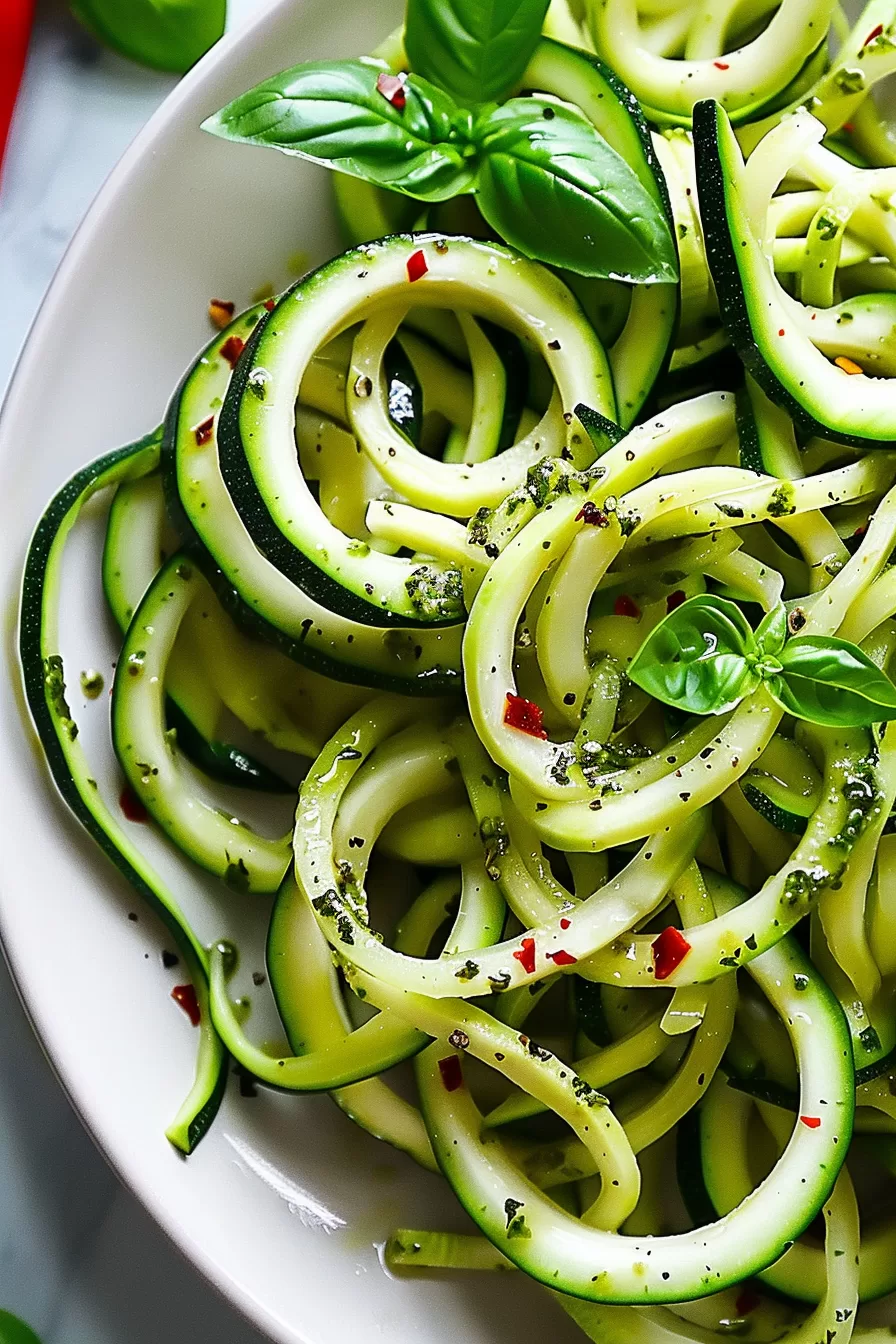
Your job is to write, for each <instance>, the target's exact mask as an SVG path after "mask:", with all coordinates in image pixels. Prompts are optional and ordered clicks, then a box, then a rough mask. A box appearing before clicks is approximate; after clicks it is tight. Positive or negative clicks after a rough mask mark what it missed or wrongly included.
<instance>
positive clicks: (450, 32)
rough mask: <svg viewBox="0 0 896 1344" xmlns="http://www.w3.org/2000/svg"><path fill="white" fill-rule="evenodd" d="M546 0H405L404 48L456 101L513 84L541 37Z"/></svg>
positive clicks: (494, 95) (492, 94) (500, 92)
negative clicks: (406, 1) (406, 4)
mask: <svg viewBox="0 0 896 1344" xmlns="http://www.w3.org/2000/svg"><path fill="white" fill-rule="evenodd" d="M548 4H549V0H408V7H407V20H406V29H405V48H406V50H407V53H408V58H409V59H410V62H411V65H412V66H413V68H414V69H415V70H417V71H418V72H419V73H420V74H421V75H423V76H424V78H426V79H429V80H431V81H432V83H433V84H438V85H439V87H440V88H443V89H447V90H448V92H449V93H451V94H453V96H454V97H455V98H457V99H458V101H459V102H465V103H484V102H490V101H497V100H498V99H500V98H503V97H505V96H506V95H507V94H508V93H510V92H511V90H512V89H514V88H515V87H516V85H517V84H518V83H519V80H520V78H521V77H522V74H523V71H524V70H525V69H526V66H527V65H528V64H529V59H530V57H531V56H532V53H533V51H534V50H535V46H536V43H537V42H538V39H539V38H540V37H541V28H542V24H543V23H544V18H545V15H546V14H547V11H548Z"/></svg>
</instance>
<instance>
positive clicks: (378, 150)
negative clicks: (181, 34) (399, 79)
mask: <svg viewBox="0 0 896 1344" xmlns="http://www.w3.org/2000/svg"><path fill="white" fill-rule="evenodd" d="M384 73H388V67H387V66H386V65H384V64H383V63H381V62H379V61H373V60H350V61H311V62H309V63H307V64H305V65H298V66H293V67H292V69H290V70H284V71H283V72H282V73H281V74H279V75H275V76H274V77H273V78H272V79H268V80H265V81H264V82H263V83H262V84H258V85H256V87H255V88H254V89H250V90H249V92H248V93H244V94H242V95H241V96H240V97H239V98H235V99H234V101H233V102H232V103H228V105H227V106H226V107H225V108H222V110H221V111H220V112H218V113H216V114H215V116H213V117H210V118H209V119H208V121H206V122H205V123H204V124H203V129H204V130H206V131H210V132H211V133H212V134H213V135H218V136H221V137H222V138H223V139H226V140H236V141H240V142H243V143H247V144H255V145H266V146H269V147H270V148H273V149H278V150H280V151H281V152H282V153H284V154H294V155H297V156H299V157H301V158H306V159H311V160H312V161H314V162H315V163H322V164H324V165H325V166H326V167H328V168H334V169H336V170H337V171H338V172H343V173H348V174H350V175H351V176H353V177H359V178H362V179H363V180H364V181H367V182H373V183H375V184H377V185H378V186H383V187H390V188H392V189H393V190H394V191H400V192H403V193H404V194H405V195H408V196H414V197H416V198H417V199H419V200H425V201H443V200H447V199H449V198H450V197H452V196H456V195H458V194H460V193H462V192H465V191H469V190H470V188H471V187H472V185H473V183H474V180H475V157H474V156H475V148H474V146H473V145H472V143H471V130H472V116H471V114H470V113H469V112H466V111H465V110H464V109H462V108H459V107H458V106H457V104H456V103H455V102H454V100H453V98H451V97H450V96H449V95H448V94H446V93H443V92H442V91H441V90H440V89H437V88H434V87H433V86H432V85H431V84H429V83H428V82H427V81H426V80H424V79H421V78H419V77H417V76H413V77H411V78H410V79H408V81H407V84H406V86H405V90H404V95H405V104H404V106H403V107H397V106H394V105H393V104H392V103H391V102H390V101H389V99H388V98H386V97H384V95H383V94H382V93H381V92H380V91H379V89H378V88H377V80H378V78H379V77H380V75H381V74H384Z"/></svg>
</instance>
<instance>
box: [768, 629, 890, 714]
mask: <svg viewBox="0 0 896 1344" xmlns="http://www.w3.org/2000/svg"><path fill="white" fill-rule="evenodd" d="M778 658H779V660H780V663H781V672H780V673H779V675H778V676H776V677H772V678H770V679H769V682H768V688H769V690H770V691H771V693H772V695H773V696H774V698H775V699H776V700H777V702H778V704H779V705H781V706H782V707H783V708H784V709H786V710H787V712H788V713H789V714H795V715H796V717H797V718H800V719H808V720H809V721H810V722H811V723H820V724H826V725H828V726H830V727H833V728H841V727H851V728H860V727H864V726H867V725H869V724H872V723H881V722H883V721H884V720H888V719H896V686H894V685H893V683H892V681H891V680H890V678H889V677H888V676H886V674H885V673H883V672H881V670H880V668H879V667H878V666H877V664H876V663H873V662H872V661H871V659H870V658H869V657H868V655H867V654H866V653H863V652H862V650H861V649H860V648H858V647H857V646H856V645H855V644H849V643H847V641H846V640H843V639H828V638H823V637H821V636H816V635H804V636H801V637H799V638H796V639H791V640H788V642H787V643H786V645H785V646H784V649H783V651H782V652H781V653H780V654H779V655H778Z"/></svg>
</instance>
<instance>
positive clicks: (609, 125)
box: [521, 37, 680, 429]
mask: <svg viewBox="0 0 896 1344" xmlns="http://www.w3.org/2000/svg"><path fill="white" fill-rule="evenodd" d="M521 86H522V88H524V89H535V90H538V91H539V92H543V93H549V94H553V95H554V96H556V97H558V98H562V99H563V100H564V101H565V102H568V103H573V104H575V105H576V106H577V107H579V108H580V109H581V111H582V112H583V113H584V114H585V116H586V117H588V118H589V120H590V121H591V122H593V124H594V125H595V126H596V127H597V129H598V131H599V132H600V133H601V135H602V136H603V137H604V139H605V140H607V141H608V142H609V144H610V145H611V146H612V147H613V149H615V150H617V152H618V153H620V154H621V155H622V157H623V158H624V159H625V160H626V162H627V163H628V164H629V166H630V167H632V168H633V169H634V171H635V172H636V173H637V175H638V177H639V179H640V181H641V183H642V185H643V186H645V187H646V188H647V190H648V191H649V192H650V193H651V195H652V196H653V197H654V198H655V200H656V201H657V202H658V203H659V205H660V206H661V208H662V210H663V212H664V214H665V216H666V218H667V220H668V221H669V226H670V229H671V233H672V237H673V238H674V237H675V220H674V217H673V214H672V203H671V200H670V198H669V191H668V187H667V185H666V179H665V176H664V174H663V170H662V168H661V167H660V164H659V160H658V159H657V157H656V153H655V151H654V148H653V142H652V140H651V138H650V128H649V127H648V125H647V121H646V120H645V117H644V114H643V112H642V111H641V107H640V104H639V103H638V100H637V99H636V98H635V97H634V96H633V95H632V93H631V91H630V90H629V89H628V87H627V86H626V85H625V84H624V83H623V81H622V80H621V79H620V78H619V76H618V75H617V74H616V73H615V72H614V71H613V70H612V69H611V67H610V66H608V65H606V64H605V63H604V62H603V61H602V60H601V59H600V57H599V56H595V55H593V54H592V53H590V52H585V51H578V50H576V49H575V48H573V47H569V46H566V44H565V43H563V42H556V41H554V40H553V39H552V38H546V37H545V38H542V40H541V41H540V42H539V44H538V46H537V47H536V49H535V52H534V53H533V56H532V59H531V61H530V62H529V66H528V68H527V69H526V71H525V73H524V74H523V77H522V81H521ZM679 314H680V298H679V290H678V286H677V285H637V286H635V287H634V288H633V291H632V311H631V312H630V313H629V317H628V320H627V322H626V326H625V328H624V329H623V332H622V334H621V336H620V337H619V339H618V341H617V342H616V344H615V345H614V347H613V348H611V350H610V352H609V354H610V365H611V367H612V370H613V379H614V383H615V386H616V400H617V405H618V419H619V423H620V424H621V425H622V426H623V428H625V429H629V428H630V427H631V426H632V425H633V424H634V423H635V422H636V421H637V420H638V419H639V417H640V416H641V414H642V413H643V412H644V410H645V407H646V406H647V405H648V404H649V403H650V401H651V399H652V397H653V395H654V393H655V390H656V387H657V385H658V383H659V382H660V381H661V380H662V378H663V377H664V375H665V373H666V370H667V369H668V366H669V361H670V359H671V357H672V350H673V346H674V343H675V333H676V331H677V329H678V319H679Z"/></svg>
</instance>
